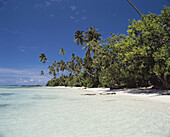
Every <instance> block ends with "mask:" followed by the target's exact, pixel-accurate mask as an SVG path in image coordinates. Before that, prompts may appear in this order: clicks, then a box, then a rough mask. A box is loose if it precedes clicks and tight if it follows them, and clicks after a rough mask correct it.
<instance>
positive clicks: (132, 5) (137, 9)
mask: <svg viewBox="0 0 170 137" xmlns="http://www.w3.org/2000/svg"><path fill="white" fill-rule="evenodd" d="M127 1H128V2H129V3H130V5H132V7H133V8H134V9H135V10H136V11H137V12H138V14H139V15H140V16H141V17H142V14H141V13H140V12H139V10H138V9H137V8H136V7H135V6H134V5H133V4H132V3H131V2H130V1H129V0H127Z"/></svg>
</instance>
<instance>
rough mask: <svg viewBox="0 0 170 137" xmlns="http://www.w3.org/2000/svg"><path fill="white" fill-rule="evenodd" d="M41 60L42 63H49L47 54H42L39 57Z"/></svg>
mask: <svg viewBox="0 0 170 137" xmlns="http://www.w3.org/2000/svg"><path fill="white" fill-rule="evenodd" d="M39 60H40V62H41V61H42V62H43V63H45V62H46V61H48V60H47V58H46V55H45V53H41V56H39Z"/></svg>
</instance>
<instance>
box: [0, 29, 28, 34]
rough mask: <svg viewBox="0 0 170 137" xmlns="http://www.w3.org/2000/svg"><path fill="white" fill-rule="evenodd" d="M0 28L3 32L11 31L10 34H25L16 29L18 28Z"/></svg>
mask: <svg viewBox="0 0 170 137" xmlns="http://www.w3.org/2000/svg"><path fill="white" fill-rule="evenodd" d="M0 30H1V31H4V32H8V33H11V34H18V35H25V33H23V32H21V31H18V30H10V29H7V28H0Z"/></svg>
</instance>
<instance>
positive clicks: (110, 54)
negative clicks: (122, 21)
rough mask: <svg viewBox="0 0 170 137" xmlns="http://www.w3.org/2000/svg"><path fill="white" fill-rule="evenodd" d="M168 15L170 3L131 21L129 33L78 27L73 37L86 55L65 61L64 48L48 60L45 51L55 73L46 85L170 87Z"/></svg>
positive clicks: (42, 56) (42, 57) (169, 17)
mask: <svg viewBox="0 0 170 137" xmlns="http://www.w3.org/2000/svg"><path fill="white" fill-rule="evenodd" d="M169 19H170V7H166V6H164V10H163V11H161V14H160V15H156V14H153V13H148V15H142V16H141V20H138V21H136V20H133V21H129V26H128V30H127V33H128V35H123V34H117V35H116V34H111V36H110V37H109V38H107V39H105V40H103V39H101V34H100V33H99V32H98V30H97V29H95V28H94V27H90V28H89V29H88V30H87V31H86V32H84V31H81V30H77V32H76V33H75V38H74V41H75V42H76V43H77V45H81V46H83V49H85V55H84V57H83V58H80V57H78V56H75V54H72V56H71V58H70V60H69V61H66V60H67V59H65V51H64V49H61V51H60V54H61V55H63V57H64V59H63V60H61V61H59V62H57V61H54V62H50V61H48V60H47V57H46V55H45V53H42V54H41V56H40V57H39V58H40V61H42V62H43V63H45V62H48V63H51V65H50V66H49V67H48V69H49V74H50V75H53V76H54V77H53V79H52V80H50V81H48V82H47V86H85V87H110V88H111V89H112V88H124V87H127V88H134V87H145V86H151V85H154V87H155V88H164V89H168V88H170V28H169V27H170V20H169ZM64 60H65V61H66V62H65V61H64ZM64 72H65V73H64ZM41 74H42V75H44V72H43V71H41ZM64 74H65V75H64Z"/></svg>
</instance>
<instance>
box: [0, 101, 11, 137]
mask: <svg viewBox="0 0 170 137" xmlns="http://www.w3.org/2000/svg"><path fill="white" fill-rule="evenodd" d="M7 106H9V104H0V108H3V107H7ZM0 137H1V136H0Z"/></svg>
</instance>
